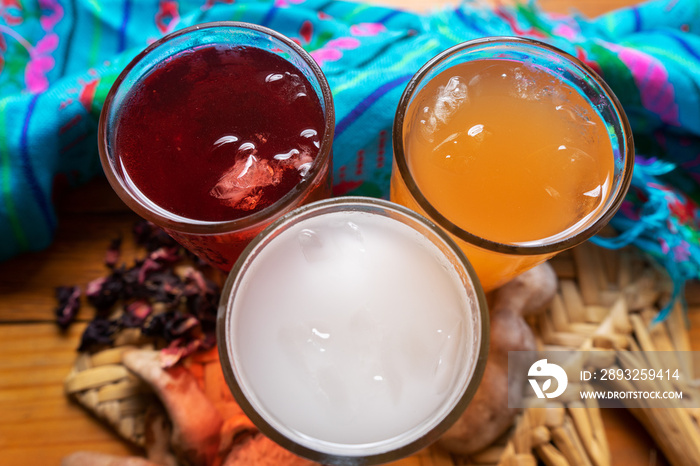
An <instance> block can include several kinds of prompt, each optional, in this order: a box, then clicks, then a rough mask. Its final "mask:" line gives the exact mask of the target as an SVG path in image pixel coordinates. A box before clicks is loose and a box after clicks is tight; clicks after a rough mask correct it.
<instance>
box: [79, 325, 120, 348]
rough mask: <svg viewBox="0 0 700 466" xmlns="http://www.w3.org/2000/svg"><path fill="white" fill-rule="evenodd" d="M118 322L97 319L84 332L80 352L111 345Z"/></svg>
mask: <svg viewBox="0 0 700 466" xmlns="http://www.w3.org/2000/svg"><path fill="white" fill-rule="evenodd" d="M118 328H119V327H118V325H117V323H116V322H113V321H110V320H107V319H104V318H102V317H96V318H95V319H93V320H92V321H91V322H90V323H89V324H88V326H87V327H86V328H85V331H84V332H83V336H82V338H81V339H80V346H79V347H78V351H90V350H92V349H95V347H99V346H102V345H111V344H112V337H113V336H114V333H115V332H116V331H117V329H118Z"/></svg>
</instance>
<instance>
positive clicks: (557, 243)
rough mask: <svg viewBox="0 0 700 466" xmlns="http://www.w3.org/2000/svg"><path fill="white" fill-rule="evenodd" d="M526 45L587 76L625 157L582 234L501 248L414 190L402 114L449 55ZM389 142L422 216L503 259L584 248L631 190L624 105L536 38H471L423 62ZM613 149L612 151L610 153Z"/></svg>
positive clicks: (593, 75)
mask: <svg viewBox="0 0 700 466" xmlns="http://www.w3.org/2000/svg"><path fill="white" fill-rule="evenodd" d="M491 44H494V45H525V46H531V47H535V48H537V49H540V50H543V51H544V52H547V53H550V54H553V55H556V56H558V57H559V58H563V59H564V60H566V61H568V62H570V63H571V65H573V66H574V67H575V68H578V69H579V70H580V71H582V72H583V73H584V74H586V75H588V76H589V77H590V78H591V79H592V81H594V82H595V84H596V85H597V86H599V87H600V88H601V89H602V91H603V93H604V94H603V95H604V97H605V99H607V100H608V101H609V102H610V103H611V104H612V105H611V107H612V109H614V112H615V115H616V116H617V118H618V120H619V122H620V127H621V129H622V132H623V135H622V137H621V138H620V140H621V146H622V149H623V150H622V151H621V153H622V154H623V155H624V167H623V171H622V180H621V182H620V185H619V188H618V190H617V192H614V193H611V194H610V195H609V196H608V199H610V200H611V201H610V204H609V206H608V208H607V209H606V210H605V211H604V212H603V213H602V214H599V215H598V216H597V218H596V219H595V220H594V221H592V222H591V223H589V224H588V225H586V226H585V227H584V228H583V229H581V230H580V231H578V232H577V233H575V234H573V235H571V236H567V237H565V238H562V239H557V240H554V241H552V242H547V239H546V238H545V239H544V242H543V243H541V244H531V243H532V242H527V243H525V244H517V243H501V242H497V241H493V240H489V239H486V238H483V237H481V236H478V235H476V234H474V233H470V232H469V231H467V230H465V229H463V228H462V227H460V226H458V225H456V224H455V223H453V222H452V221H451V220H449V219H448V218H447V217H445V216H444V215H443V214H442V213H441V212H440V211H439V210H438V209H437V208H435V207H434V206H433V205H432V204H431V203H430V202H429V201H428V199H427V198H426V197H425V196H424V195H423V193H422V192H421V190H420V189H419V188H418V184H417V183H416V181H415V179H414V178H413V176H412V175H411V171H410V170H409V168H408V162H407V160H406V153H405V150H404V143H403V126H404V120H405V117H406V112H407V111H408V108H409V104H410V103H411V100H412V98H413V97H414V95H415V93H416V91H417V90H418V86H419V84H421V82H422V81H423V79H424V78H425V77H426V76H427V74H428V73H429V72H430V71H432V69H433V68H434V67H436V66H438V65H439V64H441V63H442V62H444V61H445V60H447V59H449V58H451V57H452V56H454V55H456V54H459V53H461V52H464V51H469V50H472V49H478V48H481V47H482V46H487V45H491ZM392 142H393V148H394V161H395V163H396V166H397V168H398V170H399V175H400V176H401V179H402V181H403V183H404V184H405V185H406V188H407V189H408V191H409V193H410V195H411V196H412V198H413V199H414V200H415V202H416V203H417V204H418V205H419V206H420V208H421V209H423V211H424V212H426V214H427V215H428V216H429V217H430V218H431V219H433V220H434V221H435V222H436V223H437V224H438V225H440V226H441V227H442V228H444V229H445V230H446V231H448V232H450V233H451V234H452V235H454V236H455V237H457V238H459V239H460V240H462V241H465V242H467V243H469V244H472V245H474V246H477V247H479V248H481V249H485V250H489V251H494V252H498V253H502V254H509V255H541V254H549V253H557V252H561V251H564V250H566V249H569V248H571V247H574V246H576V245H578V244H581V243H583V242H584V241H586V240H587V239H589V238H591V237H592V236H593V235H595V234H596V233H598V232H599V231H600V230H601V229H602V228H603V227H604V226H605V225H606V224H607V223H608V222H609V221H610V220H611V219H612V217H613V216H614V215H615V213H616V212H617V210H618V208H619V207H620V205H621V204H622V202H623V200H624V198H625V195H626V194H627V191H628V189H629V186H630V184H631V182H632V172H633V169H634V141H633V139H632V129H631V127H630V124H629V121H628V119H627V115H626V114H625V112H624V110H623V108H622V104H621V103H620V101H619V100H618V99H617V97H616V96H615V94H614V93H613V91H612V89H611V88H610V86H608V84H607V83H606V82H605V80H603V78H601V77H600V76H599V75H598V74H597V73H596V72H595V71H594V70H593V69H592V68H591V67H589V66H588V65H586V64H585V63H583V62H582V61H581V60H579V59H578V58H576V57H574V56H573V55H571V54H569V53H567V52H565V51H563V50H561V49H559V48H557V47H555V46H552V45H550V44H547V43H545V42H541V41H538V40H534V39H529V38H524V37H516V36H493V37H484V38H479V39H474V40H470V41H466V42H462V43H460V44H457V45H455V46H452V47H450V48H449V49H447V50H445V51H443V52H441V53H439V54H438V55H436V56H435V57H433V58H432V59H430V60H429V61H428V62H427V63H425V64H424V65H423V66H422V67H421V68H420V69H419V70H418V71H417V72H416V74H414V75H413V77H411V79H410V80H409V82H408V84H407V85H406V88H405V90H404V92H403V94H402V95H401V98H400V100H399V105H398V107H397V110H396V117H395V118H394V125H393V129H392ZM614 149H615V148H613V150H614Z"/></svg>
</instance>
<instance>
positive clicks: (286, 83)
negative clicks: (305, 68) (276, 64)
mask: <svg viewBox="0 0 700 466" xmlns="http://www.w3.org/2000/svg"><path fill="white" fill-rule="evenodd" d="M265 82H266V83H268V84H270V85H271V86H276V87H275V89H276V91H277V92H278V93H279V95H280V96H281V97H282V99H283V101H285V102H286V103H290V104H291V103H294V102H295V101H296V100H297V99H300V98H303V97H307V91H306V85H305V83H304V79H302V77H301V76H299V75H298V74H296V73H290V72H289V71H285V72H284V73H272V74H269V75H267V76H266V77H265Z"/></svg>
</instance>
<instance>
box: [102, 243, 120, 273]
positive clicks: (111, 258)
mask: <svg viewBox="0 0 700 466" xmlns="http://www.w3.org/2000/svg"><path fill="white" fill-rule="evenodd" d="M121 252H122V237H121V236H118V237H116V238H114V239H113V240H112V242H111V243H109V247H108V248H107V252H106V253H105V265H106V266H107V267H109V268H110V269H113V268H114V267H115V266H116V265H117V262H119V258H120V257H121Z"/></svg>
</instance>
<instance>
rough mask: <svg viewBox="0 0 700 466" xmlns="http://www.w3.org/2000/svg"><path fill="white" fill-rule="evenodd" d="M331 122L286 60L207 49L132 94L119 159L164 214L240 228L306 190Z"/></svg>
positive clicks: (118, 141)
mask: <svg viewBox="0 0 700 466" xmlns="http://www.w3.org/2000/svg"><path fill="white" fill-rule="evenodd" d="M324 120H325V118H324V115H323V111H322V109H321V105H320V102H319V99H318V97H317V96H316V93H315V91H314V90H313V88H312V86H311V83H309V81H308V79H306V77H305V76H304V74H303V73H302V72H301V71H299V70H298V69H297V68H296V67H294V65H292V64H291V63H289V62H288V61H286V60H285V59H283V58H282V57H280V56H278V55H275V54H274V53H271V52H267V51H265V50H261V49H257V48H251V47H235V48H227V47H217V46H209V47H204V48H199V49H196V50H192V51H190V52H188V53H185V54H181V55H179V56H176V57H174V58H173V59H172V60H171V61H169V62H167V63H164V64H163V65H161V66H160V67H158V68H157V69H155V70H154V71H153V72H151V73H150V74H149V75H147V76H146V77H145V78H144V79H143V80H142V82H141V83H140V85H139V87H138V88H136V89H133V90H132V92H131V95H130V96H129V97H128V100H127V104H126V105H125V106H124V107H123V108H122V112H121V115H120V117H119V122H118V124H117V126H116V130H115V149H116V152H117V154H118V155H119V158H120V160H121V162H122V164H123V166H124V170H125V171H126V173H127V174H128V176H129V178H131V180H132V181H133V183H134V184H135V185H136V186H138V189H139V190H140V191H141V192H142V193H143V194H144V195H145V196H146V197H147V198H148V199H150V200H151V201H152V202H154V203H156V204H157V205H158V206H160V207H162V208H163V209H165V210H167V211H168V212H171V213H173V214H176V215H179V216H182V217H185V218H190V219H196V220H212V221H221V220H233V219H236V218H240V217H243V216H246V215H248V214H250V213H251V212H254V211H258V210H260V209H262V208H264V207H267V206H269V205H271V204H272V203H274V202H275V201H277V200H279V199H280V198H281V197H282V196H284V194H286V193H287V192H289V191H290V190H291V189H292V188H293V187H294V186H295V185H296V184H297V183H299V181H301V179H302V178H303V177H304V175H305V174H306V173H307V172H308V170H309V168H310V166H311V163H312V162H313V160H314V158H315V157H316V155H317V154H318V150H319V147H320V141H321V139H322V137H323V128H324Z"/></svg>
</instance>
